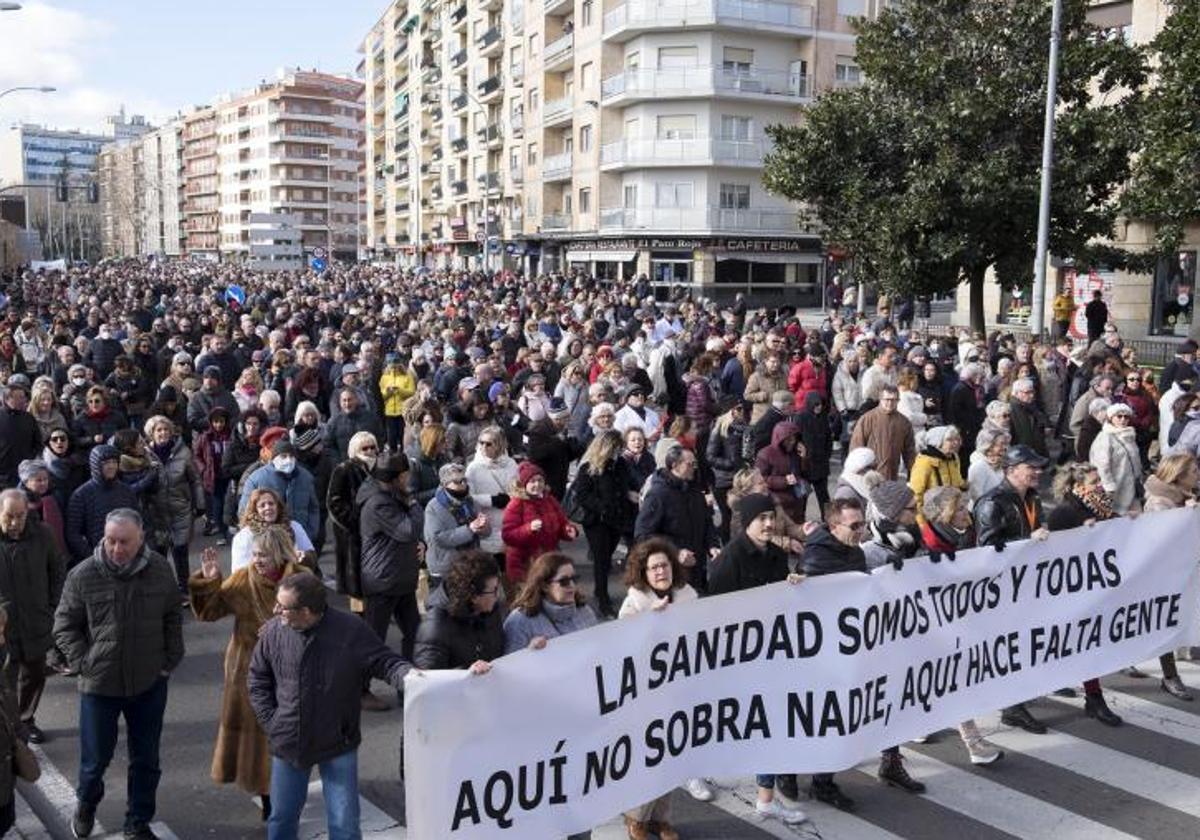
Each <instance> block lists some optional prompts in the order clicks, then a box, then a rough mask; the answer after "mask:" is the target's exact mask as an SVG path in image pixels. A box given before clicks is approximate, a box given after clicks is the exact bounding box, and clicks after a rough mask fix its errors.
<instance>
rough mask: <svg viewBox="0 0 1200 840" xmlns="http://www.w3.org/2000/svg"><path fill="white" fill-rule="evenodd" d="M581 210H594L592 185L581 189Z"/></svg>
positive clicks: (583, 211)
mask: <svg viewBox="0 0 1200 840" xmlns="http://www.w3.org/2000/svg"><path fill="white" fill-rule="evenodd" d="M579 212H580V213H591V212H592V188H591V187H583V188H582V189H580V190H579Z"/></svg>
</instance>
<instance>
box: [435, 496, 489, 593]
mask: <svg viewBox="0 0 1200 840" xmlns="http://www.w3.org/2000/svg"><path fill="white" fill-rule="evenodd" d="M472 518H474V517H472ZM478 547H479V535H478V534H476V533H475V532H474V531H472V530H471V528H470V527H469V526H468V525H467V524H465V523H464V524H462V525H460V524H458V520H456V519H455V518H454V512H453V511H451V510H450V508H448V507H446V505H445V504H444V503H443V502H442V500H441V499H440V498H438V496H437V495H435V496H434V497H433V498H432V499H430V500H429V504H427V505H426V506H425V565H426V567H427V568H428V569H429V574H431V575H433V576H434V577H445V576H446V572H448V571H450V561H451V560H453V559H454V555H456V554H458V552H460V551H466V550H467V549H468V548H478Z"/></svg>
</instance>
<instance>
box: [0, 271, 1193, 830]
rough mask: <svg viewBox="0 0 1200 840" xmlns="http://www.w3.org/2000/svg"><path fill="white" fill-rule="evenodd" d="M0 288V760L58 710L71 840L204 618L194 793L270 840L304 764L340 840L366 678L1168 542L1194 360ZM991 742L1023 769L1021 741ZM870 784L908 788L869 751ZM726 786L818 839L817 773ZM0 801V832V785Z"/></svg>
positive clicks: (610, 285)
mask: <svg viewBox="0 0 1200 840" xmlns="http://www.w3.org/2000/svg"><path fill="white" fill-rule="evenodd" d="M235 285H236V286H237V287H239V289H241V290H244V303H239V301H238V300H233V301H232V302H231V298H230V297H228V296H227V295H226V291H227V289H228V288H229V287H230V286H235ZM3 291H4V298H3V300H2V301H0V305H2V309H0V383H3V384H4V391H3V402H4V410H3V411H0V606H2V607H3V610H4V612H6V613H7V623H6V633H5V644H6V648H5V655H6V659H5V665H4V671H5V678H6V679H5V684H6V687H7V695H8V696H7V697H6V698H5V713H6V716H7V718H8V720H9V721H10V722H11V724H12V725H11V726H10V727H5V730H6V731H7V733H8V734H7V735H5V734H4V732H0V739H2V738H5V737H8V738H10V739H11V738H18V739H21V740H23V741H28V742H31V743H40V742H41V741H43V740H44V738H45V737H46V736H45V734H44V733H43V732H42V730H41V729H40V728H39V727H38V725H37V711H38V704H39V700H40V699H41V696H42V692H43V688H44V686H45V683H46V680H47V678H48V677H50V676H54V675H70V676H73V677H76V678H77V679H78V685H79V693H80V705H79V732H78V737H79V767H78V777H77V779H76V780H75V781H76V783H77V787H76V794H77V800H78V802H77V808H76V810H75V812H74V814H73V820H72V828H73V830H74V833H75V836H76V837H87V836H89V834H91V833H92V830H93V826H94V823H95V813H96V806H97V804H98V803H99V802H100V800H101V798H102V797H103V795H104V792H105V786H104V776H105V771H106V769H107V767H108V765H109V763H110V761H111V759H112V758H113V754H114V750H115V748H116V745H117V740H118V725H117V724H118V720H119V719H120V718H124V720H125V724H126V727H125V736H124V737H125V738H126V739H127V741H128V748H129V751H130V763H129V771H128V774H129V779H128V803H127V811H126V818H125V825H124V833H125V836H126V837H128V838H135V840H144V838H151V837H153V836H155V835H154V833H153V831H152V830H151V828H150V823H151V822H152V820H153V817H154V813H155V793H156V789H157V786H158V782H159V777H160V775H161V772H162V767H161V763H160V751H161V746H162V745H161V744H160V735H161V732H162V727H163V716H164V710H165V708H166V705H167V700H168V683H169V677H170V674H171V671H172V670H173V669H174V668H175V667H176V666H177V665H178V664H179V663H180V661H181V660H182V659H183V657H185V656H186V653H185V649H184V626H185V624H186V623H187V621H190V620H197V621H223V620H225V619H227V618H232V622H231V638H230V642H229V646H228V649H227V651H226V654H225V663H224V670H223V674H222V675H218V674H216V673H214V674H212V679H213V680H218V679H223V680H224V693H223V696H222V702H221V708H220V709H219V710H217V709H214V710H213V718H214V721H215V729H216V736H215V743H214V749H213V759H212V780H213V781H214V782H216V783H218V784H229V783H232V784H236V785H238V786H240V787H241V788H243V789H244V790H246V791H247V792H249V793H251V794H257V795H259V796H261V803H262V818H263V820H264V821H266V823H267V831H268V836H269V837H270V838H272V840H290V838H295V837H296V832H297V827H296V826H297V822H298V820H299V815H300V811H301V809H302V807H303V805H304V801H305V797H306V795H307V790H308V782H309V776H310V774H311V772H312V769H313V768H314V767H317V768H319V771H320V776H321V780H322V782H323V785H324V797H325V803H326V814H327V819H328V822H329V828H330V834H331V836H335V837H356V836H359V835H358V833H357V831H358V828H357V826H358V821H359V813H358V807H359V806H358V791H357V771H356V762H357V748H358V745H359V741H360V720H361V714H362V713H363V711H364V710H365V711H368V712H380V711H383V710H386V709H389V708H392V706H393V704H392V703H391V702H389V700H388V699H387V698H386V696H385V695H382V694H380V693H379V690H378V683H377V682H376V687H375V688H373V687H372V683H373V681H382V682H384V683H387V684H389V685H390V686H391V688H392V689H394V690H396V691H401V690H402V689H403V684H404V677H405V675H406V673H408V672H409V671H410V670H411V669H414V668H416V669H469V670H470V671H471V673H472V674H473V675H475V676H473V677H472V679H479V680H487V679H488V673H489V671H490V668H491V663H492V662H493V661H495V660H496V659H498V658H500V657H502V656H504V655H505V654H506V653H510V652H513V651H516V650H522V649H526V648H532V649H534V650H539V649H542V648H544V647H545V646H546V645H547V644H552V643H553V640H554V639H555V638H556V637H558V636H561V635H564V634H568V633H573V632H575V631H578V630H584V629H586V628H589V627H592V626H594V625H596V624H598V623H601V622H605V621H608V620H618V621H623V620H626V619H628V618H629V617H631V616H635V615H638V614H640V613H644V612H647V611H661V610H670V609H672V608H674V607H675V606H676V605H679V604H684V603H688V602H692V601H696V600H697V599H699V600H700V602H701V603H702V602H703V599H704V598H706V597H709V596H714V595H718V594H721V593H727V592H734V591H740V590H746V589H749V588H752V587H758V586H763V585H767V584H771V583H776V582H781V581H790V582H791V583H793V584H796V585H801V586H802V585H803V582H804V581H805V580H806V579H807V578H810V577H814V576H819V575H830V574H850V575H853V574H863V573H867V572H869V571H871V570H872V569H875V568H877V567H880V566H883V565H885V564H890V565H892V566H894V567H895V568H897V569H900V570H902V569H903V566H904V564H905V563H906V562H907V561H909V560H911V559H913V558H914V557H918V556H924V555H927V556H929V557H930V558H931V559H933V560H935V561H938V562H943V563H948V562H951V561H953V559H954V556H955V553H956V552H958V551H962V550H965V549H967V548H971V547H974V546H995V547H997V548H1000V549H1003V547H1004V546H1005V544H1006V543H1008V542H1014V541H1018V540H1023V539H1027V538H1033V539H1044V538H1045V536H1046V535H1047V534H1048V533H1049V532H1051V531H1055V530H1065V529H1070V528H1077V527H1086V526H1088V525H1091V524H1093V523H1095V522H1098V521H1101V520H1106V519H1109V518H1112V517H1120V516H1137V515H1141V514H1142V513H1143V512H1146V513H1147V515H1148V514H1149V512H1153V511H1159V510H1166V509H1173V508H1178V507H1182V506H1191V505H1194V504H1195V503H1196V502H1195V499H1196V495H1197V486H1198V484H1200V467H1198V463H1197V456H1198V454H1200V391H1197V389H1196V382H1197V374H1198V370H1197V367H1196V364H1195V362H1196V359H1195V353H1196V345H1195V343H1193V342H1191V341H1186V342H1184V343H1182V344H1181V345H1179V346H1178V353H1177V355H1176V357H1175V359H1174V360H1173V361H1172V362H1171V363H1170V364H1169V365H1168V366H1167V367H1166V368H1165V369H1164V370H1162V371H1161V372H1156V371H1151V370H1149V369H1146V368H1144V367H1140V366H1139V364H1138V360H1137V358H1136V354H1135V353H1134V352H1133V351H1132V350H1131V349H1130V348H1129V347H1127V346H1125V344H1124V343H1123V341H1122V337H1121V335H1120V334H1119V332H1118V331H1117V330H1116V329H1115V327H1114V326H1113V325H1112V324H1110V323H1108V322H1107V313H1105V312H1103V311H1102V309H1103V304H1101V305H1100V306H1099V307H1095V306H1089V308H1088V318H1087V323H1088V333H1089V335H1088V337H1087V339H1086V340H1082V339H1072V338H1071V337H1069V336H1068V335H1067V333H1066V332H1065V331H1064V330H1063V329H1062V327H1063V326H1064V324H1063V323H1059V324H1058V327H1059V329H1058V330H1057V331H1056V335H1057V337H1056V338H1055V339H1053V340H1051V341H1048V342H1047V341H1038V340H1028V341H1018V340H1016V339H1015V338H1014V337H1013V336H1012V335H1010V334H1004V333H1002V332H994V333H992V334H990V335H979V334H973V333H971V332H970V331H969V330H965V329H959V330H950V331H948V332H947V333H946V334H942V335H927V334H926V333H925V332H923V331H922V330H919V329H916V330H914V329H911V325H912V323H913V312H912V309H913V302H912V301H900V300H897V301H894V302H889V301H887V300H886V299H883V300H881V301H880V302H879V305H878V307H877V310H876V311H875V312H872V313H868V314H862V313H858V312H855V310H854V308H853V307H850V306H846V307H842V306H837V307H835V308H834V309H832V310H830V311H829V312H828V313H827V315H826V317H825V318H824V320H823V321H822V322H821V323H820V325H819V327H813V326H811V325H810V326H809V328H808V329H806V328H805V327H804V326H802V324H801V322H800V319H799V318H798V317H796V314H795V313H794V312H792V311H790V310H786V309H784V310H776V309H770V308H769V309H754V308H750V307H749V306H748V305H747V302H746V301H745V300H744V299H743V298H742V296H741V295H739V296H738V297H737V298H736V299H735V300H733V301H732V302H731V303H729V304H728V305H725V306H718V305H717V304H715V303H714V302H712V301H706V300H703V299H693V298H691V297H688V296H686V295H675V296H670V295H669V294H668V295H667V296H665V297H664V296H663V294H661V291H660V293H659V294H658V295H656V293H655V292H656V290H655V289H654V288H653V287H652V286H651V284H650V283H649V282H648V280H647V279H646V278H645V277H640V278H638V279H636V280H629V281H616V282H603V283H602V282H597V281H595V280H594V279H592V278H590V277H585V276H582V275H578V274H574V273H572V274H569V275H561V274H554V275H548V276H539V277H536V278H532V279H526V278H522V277H520V276H513V275H509V274H506V273H505V274H498V275H496V276H494V277H484V276H483V275H481V274H472V273H467V272H443V271H427V270H422V271H419V272H417V273H415V274H414V273H410V272H407V271H401V270H398V269H395V268H383V267H368V266H365V265H362V266H357V267H352V268H334V269H332V270H330V271H328V272H326V273H324V274H321V275H316V274H312V273H304V274H283V273H278V274H268V273H254V272H250V271H246V270H244V269H240V268H238V267H236V266H218V265H211V266H209V265H197V264H194V263H184V262H153V263H151V262H140V261H121V262H108V263H101V264H99V265H97V266H94V267H90V268H81V269H72V270H70V271H68V272H65V273H64V272H52V273H47V274H36V275H35V274H25V275H23V276H21V277H15V278H12V279H11V280H10V281H9V282H7V284H6V286H5V288H4V290H3ZM668 291H671V290H668ZM902 327H903V328H902ZM203 538H208V539H203ZM202 541H203V542H204V547H200V544H201V542H202ZM571 543H578V544H581V545H583V544H585V545H586V551H587V556H588V558H589V560H590V567H591V579H590V580H587V581H585V580H583V579H582V576H581V572H582V571H583V570H582V569H577V568H576V566H575V564H574V562H573V561H572V559H571V555H570V554H568V553H565V549H566V548H567V546H568V544H571ZM225 557H228V562H227V563H223V560H224V558H225ZM223 568H229V569H230V570H231V572H230V573H229V574H228V575H226V574H224V573H223ZM585 591H586V592H588V593H590V595H588V596H586V597H585ZM334 593H336V595H335V594H334ZM621 593H624V594H623V595H622V594H621ZM185 613H190V615H191V617H192V618H186V617H185ZM393 623H395V624H396V625H397V626H398V628H399V631H400V638H401V639H402V642H401V644H400V645H399V646H398V648H397V649H396V650H393V649H391V648H390V647H388V646H387V645H386V640H387V635H388V632H389V629H390V628H391V625H392V624H393ZM1161 665H1162V673H1163V677H1162V679H1161V688H1162V690H1163V691H1165V692H1168V693H1170V694H1171V695H1173V696H1174V697H1176V698H1180V699H1191V696H1192V695H1191V693H1190V690H1189V688H1188V687H1187V686H1186V685H1185V684H1184V683H1183V682H1182V681H1181V679H1180V677H1179V673H1178V670H1177V669H1176V667H1175V659H1174V655H1173V654H1171V653H1167V654H1165V655H1164V656H1163V657H1162V660H1161ZM1128 673H1131V675H1135V676H1136V675H1137V674H1136V669H1131V671H1130V672H1128ZM1095 676H1096V677H1097V678H1098V677H1101V676H1103V675H1101V674H1097V675H1095ZM1143 676H1145V675H1143ZM1077 690H1078V691H1080V692H1082V693H1083V695H1084V696H1085V706H1084V709H1085V712H1086V714H1087V716H1088V717H1089V718H1092V719H1094V721H1095V722H1096V725H1100V726H1119V725H1121V723H1122V721H1121V719H1120V717H1118V716H1117V715H1116V714H1115V713H1114V712H1113V711H1112V710H1111V709H1110V708H1109V706H1108V705H1107V703H1106V702H1105V698H1104V694H1103V692H1102V690H1101V686H1100V683H1099V680H1098V679H1091V680H1089V681H1088V682H1087V683H1085V684H1084V685H1083V686H1081V687H1079V688H1078V689H1076V688H1074V687H1064V688H1063V692H1064V693H1068V694H1072V695H1073V694H1074V693H1076V691H1077ZM1002 721H1003V722H1004V723H1005V724H1007V725H1010V726H1013V727H1018V728H1020V729H1022V730H1025V731H1027V732H1029V733H1035V734H1036V733H1044V732H1046V727H1045V726H1044V725H1043V723H1042V722H1041V721H1039V720H1038V719H1037V718H1036V717H1035V716H1034V715H1033V713H1032V712H1031V711H1030V710H1029V709H1028V708H1027V707H1026V706H1025V705H1023V704H1016V705H1013V706H1011V707H1009V708H1006V709H1004V710H1003V711H1002ZM959 736H960V737H961V741H962V748H963V750H965V751H966V753H967V754H968V755H969V758H970V761H971V762H972V763H974V764H979V765H994V764H996V763H997V762H1001V760H1002V758H1003V752H1002V750H1000V749H999V748H998V747H997V746H995V745H994V744H992V743H990V742H989V741H988V740H987V739H986V738H985V737H983V736H982V735H981V733H980V730H979V728H978V727H977V726H976V725H975V723H974V722H972V721H969V720H968V721H963V722H962V723H961V725H960V727H959ZM1001 766H1002V764H1001ZM878 778H879V780H880V782H881V783H884V784H888V785H892V786H897V787H899V788H902V789H903V790H906V791H910V792H912V793H913V794H920V793H922V792H924V791H925V785H924V784H923V783H922V781H921V780H920V779H919V778H914V777H913V776H912V775H910V774H909V772H908V771H907V770H906V768H905V764H904V757H903V754H902V752H901V749H900V747H899V746H895V747H892V748H890V749H888V750H885V751H884V752H883V753H882V755H881V756H880V762H879V768H878ZM756 784H757V792H758V799H757V804H756V806H755V807H756V810H757V813H758V815H759V816H760V817H761V818H762V819H764V820H779V821H782V822H785V823H798V822H802V821H804V820H805V814H804V813H803V811H802V810H801V807H800V803H801V799H802V798H803V797H806V796H807V797H808V798H811V799H814V800H817V801H820V802H824V803H827V804H830V805H832V806H834V807H836V808H839V809H843V810H847V811H849V810H853V809H854V808H855V802H854V801H853V800H852V799H851V798H850V797H849V796H847V795H846V794H845V793H844V792H843V791H842V790H841V789H840V788H839V786H838V783H837V779H836V776H834V775H830V774H818V775H815V776H812V777H811V779H798V778H797V777H796V776H795V775H786V774H784V775H781V774H773V775H769V774H763V775H759V776H758V777H757V779H756ZM0 787H7V788H8V790H7V792H5V791H2V790H0V801H4V800H5V797H7V802H8V803H9V804H8V805H7V806H5V808H3V809H0V834H3V833H4V832H5V831H7V829H8V828H9V827H11V825H12V822H13V805H12V801H13V797H12V778H11V773H10V774H9V777H8V778H7V779H4V778H0ZM684 787H685V790H686V793H685V794H683V795H690V796H692V797H695V798H696V799H699V800H710V799H712V798H713V797H714V795H716V793H715V792H714V789H713V787H712V785H711V784H710V783H709V782H708V781H706V780H705V779H703V778H694V779H691V780H688V781H687V782H686V784H685V786H684ZM676 795H679V794H676ZM671 798H672V794H667V795H666V796H663V797H659V798H657V799H654V800H653V801H650V802H647V803H644V804H642V805H640V806H637V807H633V808H632V809H631V810H629V811H628V812H627V813H626V814H625V826H626V829H627V831H628V836H629V837H630V838H632V839H633V840H643V839H644V838H648V837H658V838H660V840H672V839H673V838H677V837H680V836H686V835H687V826H686V825H682V824H681V825H678V826H677V825H676V823H675V821H674V820H673V817H672V808H671ZM577 836H579V837H586V836H587V835H586V834H585V835H577Z"/></svg>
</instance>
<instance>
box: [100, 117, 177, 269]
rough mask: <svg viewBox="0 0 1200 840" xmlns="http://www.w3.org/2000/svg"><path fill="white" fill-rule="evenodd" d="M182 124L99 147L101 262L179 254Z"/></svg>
mask: <svg viewBox="0 0 1200 840" xmlns="http://www.w3.org/2000/svg"><path fill="white" fill-rule="evenodd" d="M182 131H183V123H182V121H180V120H172V121H171V122H169V123H167V125H165V126H163V127H162V128H157V129H153V130H150V131H147V132H146V133H145V134H142V135H140V136H135V137H127V138H125V139H120V140H117V141H116V142H114V143H109V144H107V145H106V146H104V147H103V148H102V149H101V150H100V153H99V155H98V156H97V158H96V169H97V181H98V183H99V185H100V208H101V237H102V241H103V249H102V254H103V256H105V257H116V256H133V255H150V254H158V255H163V256H178V255H179V254H180V253H181V252H182V247H183V240H182V232H183V231H182V228H181V224H180V223H181V216H180V211H181V207H180V196H179V189H180V164H181V157H180V155H181V152H182V149H183V136H182Z"/></svg>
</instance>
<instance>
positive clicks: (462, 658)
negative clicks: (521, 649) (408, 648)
mask: <svg viewBox="0 0 1200 840" xmlns="http://www.w3.org/2000/svg"><path fill="white" fill-rule="evenodd" d="M503 655H504V610H503V609H501V608H500V607H499V606H497V607H496V608H495V609H493V610H492V611H491V612H490V613H487V614H486V615H475V614H473V613H472V614H467V615H462V614H459V613H454V612H451V611H450V600H449V598H447V597H446V588H445V587H444V586H443V587H438V589H437V590H435V591H434V593H433V594H432V595H430V596H429V605H428V610H427V611H426V613H425V618H424V620H422V621H421V626H420V627H419V628H418V629H417V647H416V652H415V653H414V654H413V664H414V665H415V666H417V667H418V668H428V669H431V670H436V669H447V668H468V667H470V665H471V663H473V662H475V661H476V660H479V659H482V660H484V661H486V662H491V661H492V660H493V659H498V658H499V657H501V656H503Z"/></svg>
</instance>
